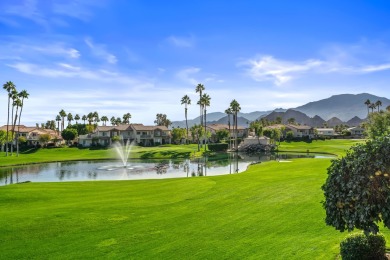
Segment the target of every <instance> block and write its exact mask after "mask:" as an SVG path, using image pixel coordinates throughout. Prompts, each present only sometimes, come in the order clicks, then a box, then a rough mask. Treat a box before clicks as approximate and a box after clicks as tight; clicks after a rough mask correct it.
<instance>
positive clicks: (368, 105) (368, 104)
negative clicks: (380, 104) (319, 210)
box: [364, 99, 371, 116]
mask: <svg viewBox="0 0 390 260" xmlns="http://www.w3.org/2000/svg"><path fill="white" fill-rule="evenodd" d="M364 104H365V105H366V106H367V116H368V114H370V105H371V101H370V100H369V99H367V100H366V101H365V102H364Z"/></svg>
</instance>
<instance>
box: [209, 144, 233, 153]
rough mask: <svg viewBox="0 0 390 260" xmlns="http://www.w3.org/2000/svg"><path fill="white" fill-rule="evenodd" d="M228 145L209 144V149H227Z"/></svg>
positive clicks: (219, 150)
mask: <svg viewBox="0 0 390 260" xmlns="http://www.w3.org/2000/svg"><path fill="white" fill-rule="evenodd" d="M228 148H229V145H228V144H227V143H219V144H209V150H210V151H213V152H222V151H227V149H228Z"/></svg>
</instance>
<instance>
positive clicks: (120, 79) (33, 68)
mask: <svg viewBox="0 0 390 260" xmlns="http://www.w3.org/2000/svg"><path fill="white" fill-rule="evenodd" d="M8 67H11V68H14V69H16V70H18V71H19V72H22V73H25V74H29V75H34V76H42V77H48V78H61V77H62V78H83V79H89V80H98V81H104V82H116V83H121V84H135V83H139V81H138V80H136V79H134V78H132V77H129V76H127V75H122V74H120V73H117V72H110V71H107V70H91V69H88V68H81V67H77V66H73V65H70V64H66V63H58V64H57V66H54V65H51V66H49V67H47V66H41V65H38V64H32V63H23V62H17V63H13V64H8Z"/></svg>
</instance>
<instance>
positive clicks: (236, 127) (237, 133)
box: [235, 112, 238, 151]
mask: <svg viewBox="0 0 390 260" xmlns="http://www.w3.org/2000/svg"><path fill="white" fill-rule="evenodd" d="M237 121H238V120H237V112H236V122H235V123H236V144H235V148H236V151H238V149H237V148H238V147H237V138H238V131H237Z"/></svg>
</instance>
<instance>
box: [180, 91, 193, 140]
mask: <svg viewBox="0 0 390 260" xmlns="http://www.w3.org/2000/svg"><path fill="white" fill-rule="evenodd" d="M181 104H182V105H184V114H185V118H186V129H187V136H186V140H187V144H188V121H187V110H188V108H187V106H188V105H191V99H190V97H189V96H187V95H185V96H184V97H182V99H181Z"/></svg>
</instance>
